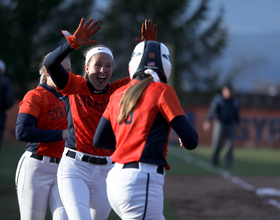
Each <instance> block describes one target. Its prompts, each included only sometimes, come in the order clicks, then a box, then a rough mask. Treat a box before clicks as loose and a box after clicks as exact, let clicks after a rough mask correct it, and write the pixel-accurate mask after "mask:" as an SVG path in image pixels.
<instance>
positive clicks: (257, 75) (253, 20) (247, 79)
mask: <svg viewBox="0 0 280 220" xmlns="http://www.w3.org/2000/svg"><path fill="white" fill-rule="evenodd" d="M108 1H109V0H106V1H105V0H98V2H99V5H104V4H106V2H108ZM199 3H200V1H199V0H193V2H192V4H191V7H194V8H195V7H196V6H197V5H198V4H199ZM221 6H222V7H224V17H223V19H224V25H225V26H226V28H227V30H228V33H229V43H228V47H227V48H226V49H225V51H224V54H223V56H222V57H221V58H220V59H219V60H218V61H217V65H218V66H220V69H221V71H222V72H223V74H222V76H221V78H220V81H219V83H220V84H222V83H223V80H224V79H225V77H226V76H227V74H228V72H230V71H231V70H232V69H233V68H236V67H238V66H241V67H243V68H244V70H243V72H242V73H241V74H240V75H239V76H237V77H236V78H235V80H234V82H233V86H234V88H235V89H236V90H238V91H241V92H255V93H264V92H266V91H268V90H269V91H271V88H272V87H276V86H277V85H280V0H210V1H209V9H210V12H209V19H210V20H211V17H212V18H215V17H216V16H217V14H218V12H219V9H220V8H221ZM244 63H245V64H244Z"/></svg>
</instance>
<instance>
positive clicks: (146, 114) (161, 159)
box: [93, 41, 198, 220]
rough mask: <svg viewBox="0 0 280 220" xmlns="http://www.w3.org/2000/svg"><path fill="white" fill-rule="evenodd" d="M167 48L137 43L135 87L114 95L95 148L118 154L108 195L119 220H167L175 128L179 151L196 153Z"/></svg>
mask: <svg viewBox="0 0 280 220" xmlns="http://www.w3.org/2000/svg"><path fill="white" fill-rule="evenodd" d="M171 69H172V67H171V62H170V55H169V51H168V49H167V47H166V46H165V45H164V44H162V43H159V42H157V41H147V42H141V43H139V44H138V45H137V46H136V47H135V49H134V51H133V54H132V58H131V61H130V63H129V74H130V77H131V79H132V80H131V82H130V83H129V84H128V85H125V86H123V87H121V88H120V89H118V90H116V91H115V93H114V94H113V95H112V96H111V97H110V101H109V104H108V106H107V108H106V110H105V112H104V113H103V116H102V118H101V119H100V122H99V125H98V127H97V130H96V133H95V136H94V142H93V144H94V146H95V147H98V148H104V149H108V150H114V153H113V155H112V156H111V160H112V161H113V162H115V166H114V167H113V168H112V169H111V170H110V171H109V173H108V178H107V195H108V198H109V201H110V204H111V206H112V208H113V209H114V211H115V212H116V213H117V214H118V215H119V217H120V218H121V219H157V220H163V219H164V216H163V185H164V175H165V170H166V169H167V170H168V169H169V165H168V163H167V160H166V155H167V143H168V137H169V132H170V129H171V127H172V128H173V129H174V130H175V132H176V133H177V134H178V136H179V138H180V143H181V146H182V147H184V148H186V149H188V150H193V149H195V148H196V147H197V144H198V136H197V133H196V131H195V129H194V128H193V126H192V125H191V124H190V122H189V121H188V119H187V118H186V116H185V113H184V111H183V109H182V107H181V105H180V102H179V100H178V97H177V95H176V92H175V90H174V89H173V88H172V87H171V86H170V85H168V84H167V82H168V79H169V76H170V74H171Z"/></svg>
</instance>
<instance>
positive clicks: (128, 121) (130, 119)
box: [119, 111, 133, 125]
mask: <svg viewBox="0 0 280 220" xmlns="http://www.w3.org/2000/svg"><path fill="white" fill-rule="evenodd" d="M132 118H133V111H131V112H130V116H128V118H127V120H126V121H125V122H124V123H125V124H126V125H129V124H131V122H132ZM119 125H122V122H121V123H119Z"/></svg>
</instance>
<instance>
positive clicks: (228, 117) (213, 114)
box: [203, 84, 239, 168]
mask: <svg viewBox="0 0 280 220" xmlns="http://www.w3.org/2000/svg"><path fill="white" fill-rule="evenodd" d="M213 119H215V122H214V127H213V137H212V142H213V143H212V148H213V149H212V156H211V163H212V165H213V166H218V165H219V154H220V151H221V148H222V145H223V144H224V142H225V148H226V153H225V166H226V167H227V168H231V167H232V165H233V137H234V131H235V127H236V125H237V124H238V123H239V103H238V100H237V99H236V98H234V97H233V89H232V86H231V84H226V85H224V86H223V87H222V95H220V94H217V95H216V96H215V97H214V98H213V100H212V102H211V104H210V108H209V112H208V114H207V116H206V120H205V121H204V123H203V129H204V130H205V131H208V130H209V128H210V124H211V121H212V120H213Z"/></svg>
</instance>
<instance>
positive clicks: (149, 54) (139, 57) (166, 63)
mask: <svg viewBox="0 0 280 220" xmlns="http://www.w3.org/2000/svg"><path fill="white" fill-rule="evenodd" d="M146 69H152V70H153V71H155V72H156V73H157V74H158V76H159V78H160V79H161V81H162V82H165V83H167V82H168V80H169V77H170V74H171V70H172V66H171V62H170V55H169V51H168V48H167V47H166V46H165V45H164V44H163V43H159V42H157V41H143V42H141V43H139V44H137V45H136V47H135V48H134V51H133V53H132V56H131V60H130V62H129V67H128V70H129V74H130V78H131V79H133V78H134V77H135V76H137V75H138V74H140V73H142V72H144V71H145V70H146Z"/></svg>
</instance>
